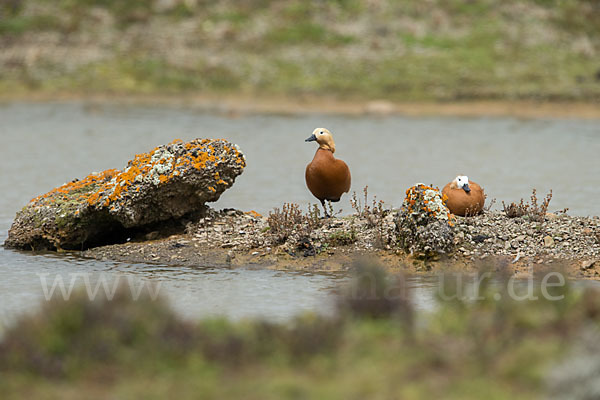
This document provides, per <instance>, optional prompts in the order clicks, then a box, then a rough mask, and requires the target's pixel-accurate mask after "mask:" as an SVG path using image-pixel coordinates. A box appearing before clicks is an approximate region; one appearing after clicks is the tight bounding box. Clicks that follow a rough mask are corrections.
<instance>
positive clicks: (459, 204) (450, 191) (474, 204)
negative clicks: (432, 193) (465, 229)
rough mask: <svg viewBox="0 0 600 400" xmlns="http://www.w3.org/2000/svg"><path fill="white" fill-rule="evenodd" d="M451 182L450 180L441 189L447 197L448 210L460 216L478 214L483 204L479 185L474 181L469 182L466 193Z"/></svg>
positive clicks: (482, 195)
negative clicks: (468, 189) (469, 189)
mask: <svg viewBox="0 0 600 400" xmlns="http://www.w3.org/2000/svg"><path fill="white" fill-rule="evenodd" d="M453 183H454V182H450V183H449V184H447V185H446V186H444V189H443V190H442V195H445V196H446V197H447V199H446V206H447V207H448V209H449V210H450V212H451V213H452V214H454V215H460V216H461V217H465V216H472V215H477V214H479V213H480V212H481V210H483V206H484V205H485V194H484V193H483V189H482V188H481V186H479V185H478V184H476V183H475V182H469V187H470V188H471V191H470V192H468V193H467V192H465V191H464V190H463V189H461V188H457V187H456V185H453Z"/></svg>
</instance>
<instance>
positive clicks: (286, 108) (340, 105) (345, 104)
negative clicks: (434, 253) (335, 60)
mask: <svg viewBox="0 0 600 400" xmlns="http://www.w3.org/2000/svg"><path fill="white" fill-rule="evenodd" d="M12 102H25V103H48V102H67V103H69V102H77V103H79V102H83V103H84V104H85V106H86V108H87V109H89V110H90V111H93V110H96V109H98V108H101V107H105V106H114V105H122V106H130V107H133V106H150V107H169V108H177V109H188V110H194V111H199V112H210V113H217V114H223V115H227V116H229V117H232V118H235V117H238V116H242V115H248V114H282V115H303V114H314V113H317V114H329V115H347V116H365V115H379V116H391V115H405V116H414V117H422V116H451V117H516V118H577V119H600V107H599V106H598V103H596V102H577V101H570V102H559V101H553V102H543V101H542V102H537V101H523V100H516V101H507V100H504V101H503V100H487V101H486V100H482V101H453V102H422V101H421V102H419V101H413V102H394V101H387V100H374V101H369V100H361V99H348V98H345V99H340V98H336V97H331V96H327V95H323V96H311V95H303V96H293V97H291V96H271V95H265V94H261V95H258V96H257V95H252V96H249V95H244V94H229V95H226V94H216V93H215V94H206V93H203V94H202V95H186V94H181V95H177V96H169V95H144V96H136V95H128V94H120V95H90V94H89V93H85V94H84V93H78V92H58V93H39V92H31V93H9V92H4V93H0V104H1V103H5V104H8V103H12Z"/></svg>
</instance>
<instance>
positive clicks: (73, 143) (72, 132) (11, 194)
mask: <svg viewBox="0 0 600 400" xmlns="http://www.w3.org/2000/svg"><path fill="white" fill-rule="evenodd" d="M318 126H324V127H327V128H329V129H330V130H331V131H332V133H333V134H334V137H335V139H336V147H337V152H336V156H338V157H339V158H342V159H344V160H345V161H346V162H347V163H348V165H349V166H350V169H351V171H352V178H353V185H352V190H354V191H357V192H359V193H361V194H362V188H363V187H364V186H365V185H368V186H369V193H370V194H371V195H373V194H376V195H377V197H378V198H379V199H382V200H384V201H386V203H388V204H390V205H392V206H395V207H398V206H399V205H400V204H401V202H402V199H403V194H404V192H405V190H406V188H407V187H409V186H410V185H412V184H414V183H416V182H425V183H428V184H429V183H432V184H435V185H437V186H440V187H441V186H443V185H444V184H445V183H447V182H448V181H450V180H451V179H452V178H453V177H454V176H455V175H457V174H459V173H460V174H466V175H469V177H470V178H471V179H472V180H474V181H476V182H478V183H480V184H481V185H482V186H484V187H485V189H486V192H487V193H488V194H489V196H490V198H496V199H497V201H498V203H497V204H499V203H501V201H502V200H504V201H514V200H518V199H520V198H521V197H525V198H528V197H529V195H530V193H531V189H532V188H533V187H535V188H537V189H538V194H539V197H543V194H545V193H546V192H547V191H548V189H550V188H552V189H553V191H554V197H553V199H552V202H551V209H561V208H564V207H569V209H570V213H571V214H578V215H598V214H600V202H598V201H595V199H597V198H598V196H599V195H600V185H599V179H598V172H599V171H600V157H599V154H600V121H577V120H552V119H549V120H517V119H512V118H472V119H463V118H402V117H385V118H365V117H360V118H358V117H341V116H322V115H310V116H299V117H284V116H242V117H239V118H233V119H232V118H227V117H223V116H218V115H208V114H204V113H199V112H194V111H184V110H183V111H182V110H173V109H159V108H148V107H146V108H139V107H122V106H119V107H116V106H115V107H107V106H86V105H82V104H53V105H48V104H45V105H31V104H13V105H4V106H0V138H1V140H2V146H1V147H0V168H1V171H2V173H1V175H0V188H1V190H2V196H1V197H0V241H4V239H5V237H6V232H7V230H8V228H9V226H10V223H11V222H12V219H13V218H14V215H15V213H16V211H17V210H19V209H20V208H21V207H22V206H23V205H25V204H26V203H27V202H28V201H29V200H30V199H31V198H33V197H35V196H37V195H38V194H40V193H44V192H46V191H48V190H50V189H52V188H54V187H56V186H58V185H61V184H62V183H64V182H66V181H69V180H72V179H73V178H81V177H83V176H85V175H87V174H88V173H89V172H92V171H100V170H104V169H107V168H122V167H123V166H124V165H125V164H126V162H127V160H129V159H130V158H131V157H132V155H134V154H136V153H140V152H144V151H148V150H150V149H151V148H153V147H154V146H157V145H160V144H164V143H167V142H170V141H172V140H173V139H175V138H180V139H183V140H189V139H192V138H196V137H209V138H225V139H228V140H230V141H232V142H234V143H237V144H238V145H239V146H240V147H241V149H242V150H243V151H244V153H245V154H246V157H247V161H248V167H247V169H246V171H245V172H244V174H243V175H242V176H240V177H239V178H238V180H237V181H236V183H235V185H234V186H233V188H232V189H230V190H229V191H227V192H225V194H224V195H223V196H222V198H221V199H220V200H219V201H218V202H217V203H215V204H214V207H216V208H223V207H235V208H240V209H243V210H251V209H253V210H256V211H258V212H260V213H267V212H268V211H269V210H270V209H272V208H273V207H280V206H281V205H282V203H283V202H286V201H287V202H296V203H299V204H301V205H306V204H307V203H308V202H313V201H314V200H313V199H312V198H311V196H310V194H309V192H308V190H307V189H306V187H305V185H304V168H305V166H306V164H307V163H308V162H309V161H310V159H311V158H312V156H313V154H314V152H315V145H314V143H305V142H304V139H305V138H306V137H308V136H309V135H310V133H311V132H312V130H313V129H314V128H315V127H318ZM348 198H349V196H345V197H344V198H343V199H342V202H341V203H340V206H338V208H341V209H342V210H343V212H344V213H349V212H350V206H349V202H348ZM82 272H85V273H89V274H90V276H92V278H91V279H92V281H93V282H96V280H97V279H104V278H105V277H108V278H110V279H113V278H115V277H118V276H125V277H127V276H133V277H136V278H138V279H141V280H144V279H152V280H154V281H157V282H162V283H161V285H162V286H161V293H163V294H166V295H167V297H168V298H169V300H170V301H171V302H172V303H173V304H174V306H175V307H176V308H177V309H178V310H179V311H180V312H181V313H183V314H184V315H186V316H190V317H201V316H206V315H217V314H218V315H227V316H230V317H232V318H245V317H256V316H259V317H267V318H273V319H286V318H289V317H290V316H292V315H295V314H297V313H298V312H301V311H304V310H318V311H322V312H329V311H330V310H331V288H333V287H335V286H336V285H337V284H338V283H339V281H340V280H343V279H345V278H344V277H341V276H332V275H302V274H291V273H283V272H273V271H263V270H259V271H257V270H251V269H241V270H233V271H232V270H214V269H203V268H200V267H198V268H178V267H164V266H152V265H125V264H119V263H105V262H98V261H91V260H85V259H81V258H76V257H73V256H60V255H30V254H26V253H19V252H13V251H5V250H4V249H1V248H0V277H1V279H0V317H2V318H4V319H7V318H8V319H10V318H12V316H14V315H18V314H19V313H20V312H23V311H26V310H29V309H31V308H32V307H34V305H35V304H38V303H39V300H40V299H41V298H43V290H42V287H41V280H40V279H41V277H42V278H43V277H45V278H46V279H47V281H48V282H50V283H52V282H54V279H55V278H56V277H58V276H60V277H63V278H64V279H65V284H68V283H69V282H70V279H75V281H77V280H78V279H81V278H80V277H78V275H73V274H77V273H82ZM40 274H41V275H40ZM44 274H48V275H44ZM77 282H78V283H79V281H77ZM67 286H68V285H67ZM413 286H415V287H417V288H418V298H419V300H418V303H419V304H420V305H421V306H423V307H427V305H428V304H429V302H430V301H431V300H430V296H429V295H428V293H429V292H430V289H431V288H432V286H433V284H432V283H431V282H430V281H428V280H427V279H425V280H421V281H418V282H413Z"/></svg>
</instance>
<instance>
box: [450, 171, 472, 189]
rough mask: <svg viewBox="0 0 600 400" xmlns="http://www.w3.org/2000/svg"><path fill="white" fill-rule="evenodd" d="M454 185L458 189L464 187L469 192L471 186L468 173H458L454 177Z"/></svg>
mask: <svg viewBox="0 0 600 400" xmlns="http://www.w3.org/2000/svg"><path fill="white" fill-rule="evenodd" d="M454 185H455V186H456V188H457V189H462V190H464V191H465V192H467V193H469V192H470V191H471V188H470V187H469V177H468V176H466V175H458V176H457V177H456V178H454Z"/></svg>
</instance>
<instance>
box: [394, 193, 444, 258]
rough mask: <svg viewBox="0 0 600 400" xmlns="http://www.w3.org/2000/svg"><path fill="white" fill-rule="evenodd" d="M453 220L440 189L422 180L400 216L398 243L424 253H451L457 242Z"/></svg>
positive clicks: (398, 219)
mask: <svg viewBox="0 0 600 400" xmlns="http://www.w3.org/2000/svg"><path fill="white" fill-rule="evenodd" d="M452 219H453V216H452V214H451V213H450V211H449V210H448V208H447V207H446V205H445V204H444V199H443V198H442V194H441V193H440V190H439V189H438V188H435V187H430V186H426V185H424V184H422V183H419V184H417V185H415V186H412V187H410V188H409V189H408V190H407V191H406V198H405V199H404V202H403V204H402V209H401V210H400V212H399V213H398V218H397V219H396V229H397V234H398V243H399V244H400V245H401V246H402V247H404V248H405V249H406V250H407V251H410V252H411V253H418V254H422V255H424V256H432V255H435V254H439V253H447V252H449V251H450V250H451V249H452V247H453V243H454V242H453V239H454V232H453V229H452V225H453V222H452Z"/></svg>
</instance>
